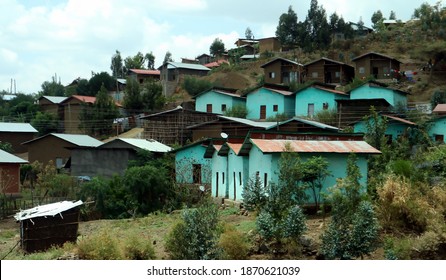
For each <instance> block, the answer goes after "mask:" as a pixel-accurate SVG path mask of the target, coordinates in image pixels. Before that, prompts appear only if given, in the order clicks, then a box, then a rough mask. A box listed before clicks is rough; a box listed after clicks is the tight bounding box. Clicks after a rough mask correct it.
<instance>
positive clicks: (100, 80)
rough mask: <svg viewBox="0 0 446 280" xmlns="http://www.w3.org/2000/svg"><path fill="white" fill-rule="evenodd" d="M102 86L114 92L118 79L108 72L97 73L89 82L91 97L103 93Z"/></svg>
mask: <svg viewBox="0 0 446 280" xmlns="http://www.w3.org/2000/svg"><path fill="white" fill-rule="evenodd" d="M102 86H104V87H105V89H106V90H109V91H112V90H113V89H115V88H116V79H115V78H114V77H112V76H110V74H108V73H107V72H101V73H99V74H98V73H96V74H94V75H93V77H91V79H90V80H89V81H88V91H89V95H90V96H96V94H98V93H99V92H100V91H101V88H102Z"/></svg>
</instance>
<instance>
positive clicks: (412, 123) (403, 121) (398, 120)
mask: <svg viewBox="0 0 446 280" xmlns="http://www.w3.org/2000/svg"><path fill="white" fill-rule="evenodd" d="M383 116H384V117H387V118H389V119H391V120H394V121H397V122H401V123H405V124H408V125H417V124H416V123H414V122H411V121H408V120H405V119H402V118H398V117H395V116H391V115H383Z"/></svg>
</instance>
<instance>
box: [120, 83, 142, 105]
mask: <svg viewBox="0 0 446 280" xmlns="http://www.w3.org/2000/svg"><path fill="white" fill-rule="evenodd" d="M143 106H144V105H143V104H142V98H141V93H140V84H139V82H138V81H137V80H136V79H133V78H130V77H129V78H127V82H126V87H125V95H124V107H125V108H126V109H127V110H130V111H133V110H136V111H138V110H141V109H142V108H143Z"/></svg>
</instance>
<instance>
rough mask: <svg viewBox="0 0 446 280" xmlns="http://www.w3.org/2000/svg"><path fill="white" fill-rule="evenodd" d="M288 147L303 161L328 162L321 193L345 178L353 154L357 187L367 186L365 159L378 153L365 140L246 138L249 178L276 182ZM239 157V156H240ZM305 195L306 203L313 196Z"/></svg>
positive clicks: (244, 150) (243, 148) (244, 149)
mask: <svg viewBox="0 0 446 280" xmlns="http://www.w3.org/2000/svg"><path fill="white" fill-rule="evenodd" d="M287 145H289V146H290V147H291V150H292V151H293V152H297V153H299V156H300V158H301V160H303V161H305V160H308V159H309V158H311V157H313V156H322V157H323V158H325V160H327V161H328V170H329V171H330V173H331V176H329V177H327V178H326V180H325V181H324V186H323V188H322V191H321V192H326V191H327V188H329V187H332V186H334V185H335V184H336V179H338V178H345V176H346V169H347V159H348V156H349V155H350V154H351V153H355V154H356V155H357V162H356V164H357V165H358V167H359V169H360V172H361V175H362V178H361V185H362V186H364V187H366V186H367V171H368V166H367V158H368V156H369V155H373V154H379V153H380V151H378V150H376V149H375V148H373V147H372V146H370V145H369V144H367V143H366V142H365V141H337V140H334V141H325V140H283V139H252V138H251V139H249V141H247V142H245V144H244V146H243V147H242V151H243V152H244V153H247V154H248V155H249V176H250V177H252V178H254V177H255V176H258V177H259V179H260V180H261V181H262V183H263V184H270V183H276V184H277V183H278V181H279V159H280V157H281V154H282V153H284V151H285V147H286V146H287ZM242 154H243V153H242ZM307 194H308V197H309V198H308V203H309V204H311V203H312V202H313V197H312V195H311V194H310V192H308V193H307Z"/></svg>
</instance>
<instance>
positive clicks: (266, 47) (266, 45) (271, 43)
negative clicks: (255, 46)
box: [258, 37, 282, 53]
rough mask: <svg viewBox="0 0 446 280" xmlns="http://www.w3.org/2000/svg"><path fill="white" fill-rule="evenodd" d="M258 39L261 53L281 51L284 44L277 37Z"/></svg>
mask: <svg viewBox="0 0 446 280" xmlns="http://www.w3.org/2000/svg"><path fill="white" fill-rule="evenodd" d="M258 41H259V53H266V52H280V51H281V50H282V44H281V43H280V41H279V39H278V38H277V37H268V38H261V39H258Z"/></svg>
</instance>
